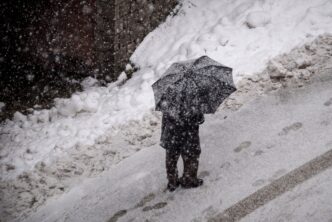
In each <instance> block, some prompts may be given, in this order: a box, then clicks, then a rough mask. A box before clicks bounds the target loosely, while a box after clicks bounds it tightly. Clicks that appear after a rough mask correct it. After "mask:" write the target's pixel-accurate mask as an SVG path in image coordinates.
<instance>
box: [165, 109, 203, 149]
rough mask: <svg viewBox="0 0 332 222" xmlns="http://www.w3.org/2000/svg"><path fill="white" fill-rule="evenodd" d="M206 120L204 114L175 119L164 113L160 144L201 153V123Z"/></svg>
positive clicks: (167, 147)
mask: <svg viewBox="0 0 332 222" xmlns="http://www.w3.org/2000/svg"><path fill="white" fill-rule="evenodd" d="M203 122H204V115H203V114H201V113H200V114H195V115H191V116H189V117H183V116H182V117H181V118H180V119H175V118H173V117H171V116H170V115H169V114H167V113H163V117H162V126H161V138H160V146H161V147H163V148H165V149H167V150H173V151H179V152H181V153H183V152H186V153H193V154H199V153H200V152H201V147H200V141H199V124H202V123H203Z"/></svg>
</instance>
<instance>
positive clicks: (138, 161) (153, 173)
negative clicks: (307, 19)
mask: <svg viewBox="0 0 332 222" xmlns="http://www.w3.org/2000/svg"><path fill="white" fill-rule="evenodd" d="M327 75H329V76H330V75H331V74H328V73H327ZM326 79H328V78H326ZM331 132H332V81H316V82H315V83H312V84H311V85H308V86H305V87H303V88H296V89H283V90H280V91H278V92H275V93H270V94H268V95H264V96H262V97H260V98H258V99H256V100H254V101H252V102H250V103H248V104H247V105H245V106H243V107H242V108H241V109H240V110H239V111H237V112H235V113H231V114H227V113H222V112H220V113H218V114H216V115H211V116H207V117H206V122H205V124H203V126H202V127H201V145H202V156H201V161H200V162H201V163H200V176H201V177H204V180H205V183H204V185H203V186H202V187H200V188H197V189H192V190H184V189H178V190H176V191H175V192H174V193H167V192H164V189H165V186H166V178H165V177H166V175H165V172H164V171H165V169H164V152H163V150H162V149H161V148H159V147H158V146H154V147H151V148H147V149H143V150H141V151H139V152H138V153H136V154H134V155H133V156H131V157H129V158H127V159H125V160H123V161H122V162H121V163H120V164H119V165H118V166H116V167H115V168H113V169H112V170H110V171H108V172H105V173H103V174H102V175H100V176H99V177H96V178H92V179H88V180H86V181H85V182H84V183H83V184H81V185H80V186H78V187H76V188H73V189H72V190H71V191H69V192H68V193H66V194H64V195H62V196H61V197H60V198H58V199H53V200H51V201H49V202H48V203H47V204H46V205H45V206H44V207H42V208H40V209H39V210H38V211H37V212H36V213H35V214H33V215H31V216H30V217H29V218H27V219H26V220H25V221H90V222H93V221H96V222H97V221H98V222H100V221H109V222H115V221H118V222H120V221H123V222H124V221H181V222H182V221H208V220H210V221H213V220H214V219H218V216H220V215H221V214H223V212H224V211H225V210H227V209H229V208H230V207H232V206H234V205H236V204H237V203H239V201H242V200H244V199H245V198H247V197H249V196H250V195H253V194H254V193H255V192H257V191H259V190H261V189H264V187H266V186H269V185H270V184H273V183H277V182H276V181H278V179H279V180H280V178H282V177H284V178H287V175H289V174H291V173H292V171H293V170H296V169H297V168H299V167H301V166H302V167H303V166H305V164H306V163H308V162H309V161H312V160H313V159H315V158H317V157H319V156H321V155H322V154H324V153H327V154H328V153H329V151H330V150H331V149H332V137H331ZM329 161H331V160H329ZM328 164H330V162H328ZM326 168H327V170H326V171H324V170H325V169H326ZM324 170H322V172H321V173H318V174H317V175H316V174H315V176H314V175H313V176H312V177H309V178H308V180H303V183H300V184H299V185H298V186H297V185H295V186H294V187H295V188H294V189H292V187H290V189H289V191H287V189H286V190H285V192H280V193H279V194H278V195H277V196H278V197H277V198H276V199H273V198H272V199H271V201H270V202H269V201H266V202H264V204H266V205H265V206H264V207H261V208H257V209H254V211H253V212H252V213H251V214H244V215H243V216H246V217H244V218H243V220H244V221H260V220H263V219H264V218H266V219H268V221H275V220H277V218H280V217H279V216H280V214H281V213H282V209H285V206H283V204H284V203H286V202H287V201H288V200H289V199H292V200H293V203H294V204H295V205H298V206H300V207H301V206H302V208H303V209H308V208H306V206H311V205H308V204H309V203H311V204H312V202H310V200H311V199H312V198H313V199H315V200H316V201H315V208H313V209H316V210H317V214H316V215H318V214H320V213H321V212H325V214H322V215H324V216H323V217H319V221H328V220H329V219H330V218H331V217H332V213H331V212H328V211H326V210H327V209H324V208H325V207H329V206H331V204H332V198H328V197H327V196H325V195H324V193H323V194H322V193H321V192H324V191H326V192H328V188H326V187H329V184H331V176H330V174H329V172H331V168H328V167H325V168H324ZM310 178H311V179H310ZM290 181H291V180H290ZM301 182H302V181H301ZM310 187H312V189H311V190H317V192H313V193H312V194H311V196H310V195H303V198H301V194H303V193H306V190H308V189H310ZM320 187H322V189H320ZM323 188H324V189H323ZM268 192H270V191H268ZM296 193H298V195H296ZM292 195H295V196H292ZM317 195H318V196H319V195H320V196H323V197H325V201H317V200H319V197H317ZM326 195H328V193H326ZM317 198H318V199H317ZM302 200H303V201H302ZM289 204H292V203H289ZM271 209H272V211H274V213H273V214H270V211H271ZM298 209H300V208H298ZM278 210H281V211H278ZM256 212H262V213H256ZM249 213H250V212H249ZM292 213H294V215H295V217H293V216H292ZM278 215H279V216H278ZM287 215H289V216H288V217H286V219H287V218H288V219H287V221H303V220H304V221H306V219H307V221H312V220H311V219H308V218H307V217H304V218H303V217H302V218H300V219H299V218H297V217H296V215H300V213H299V211H293V212H288V214H287ZM311 215H314V214H311ZM302 216H303V215H302ZM217 221H218V220H217Z"/></svg>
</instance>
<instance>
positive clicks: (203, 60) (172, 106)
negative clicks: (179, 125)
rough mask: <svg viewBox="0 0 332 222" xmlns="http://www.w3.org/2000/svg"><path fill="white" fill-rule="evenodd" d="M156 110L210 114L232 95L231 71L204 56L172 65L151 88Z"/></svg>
mask: <svg viewBox="0 0 332 222" xmlns="http://www.w3.org/2000/svg"><path fill="white" fill-rule="evenodd" d="M152 88H153V92H154V97H155V103H156V110H157V111H162V112H168V113H170V114H173V115H176V114H177V113H180V112H186V113H191V112H201V113H214V112H215V111H216V110H217V108H218V107H219V105H220V104H221V103H222V102H223V101H224V100H225V99H226V98H227V97H228V96H229V95H230V94H232V93H233V92H234V91H236V88H235V85H234V82H233V77H232V69H231V68H229V67H226V66H224V65H222V64H220V63H218V62H216V61H214V60H212V59H211V58H209V57H207V56H202V57H200V58H198V59H195V60H188V61H185V62H179V63H174V64H172V65H171V66H170V67H169V68H168V69H167V70H166V72H165V73H164V74H163V75H162V76H161V77H160V79H159V80H157V81H156V82H155V83H154V84H153V85H152Z"/></svg>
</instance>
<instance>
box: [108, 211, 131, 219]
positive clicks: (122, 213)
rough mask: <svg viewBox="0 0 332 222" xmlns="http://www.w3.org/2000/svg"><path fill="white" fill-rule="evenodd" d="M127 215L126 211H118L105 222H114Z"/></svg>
mask: <svg viewBox="0 0 332 222" xmlns="http://www.w3.org/2000/svg"><path fill="white" fill-rule="evenodd" d="M126 214H127V210H119V211H118V212H116V213H115V214H114V215H113V216H112V217H111V218H110V219H109V220H108V221H107V222H116V221H118V219H119V218H120V217H122V216H124V215H126Z"/></svg>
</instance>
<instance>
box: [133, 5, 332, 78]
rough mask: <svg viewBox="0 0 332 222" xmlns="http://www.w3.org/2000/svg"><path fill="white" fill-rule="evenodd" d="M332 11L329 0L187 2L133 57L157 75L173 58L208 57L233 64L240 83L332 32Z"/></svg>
mask: <svg viewBox="0 0 332 222" xmlns="http://www.w3.org/2000/svg"><path fill="white" fill-rule="evenodd" d="M331 12H332V2H331V1H326V0H318V1H309V0H304V1H302V0H294V1H288V0H280V1H273V0H263V1H262V0H252V1H248V0H235V1H231V2H230V1H226V0H224V1H220V0H209V1H199V0H196V1H184V6H183V8H182V10H180V12H179V15H178V16H176V17H174V18H169V19H168V20H167V21H166V23H164V24H162V25H161V26H159V28H158V29H156V30H155V31H154V32H152V33H150V34H149V35H148V36H147V37H146V38H145V40H144V41H143V43H142V44H141V45H140V46H139V47H138V49H137V50H136V51H135V53H134V54H133V56H132V60H133V61H134V62H135V63H136V64H138V65H139V66H140V67H151V68H152V69H153V70H154V72H155V73H156V75H157V76H158V75H160V73H162V72H163V71H164V70H165V69H166V68H167V67H168V66H169V65H170V64H171V63H173V62H176V61H179V60H187V59H192V58H195V57H199V56H202V55H208V56H210V57H211V58H213V59H214V60H216V61H219V62H220V63H222V64H225V65H226V66H229V67H232V68H233V71H234V80H235V82H238V81H239V80H240V79H241V78H242V77H243V76H248V75H251V74H253V73H255V72H259V71H262V70H263V69H264V68H265V66H266V63H267V61H268V60H269V59H271V58H273V57H275V56H277V55H279V54H280V53H283V52H287V51H288V50H290V49H291V48H294V47H296V46H299V45H302V44H303V43H304V42H307V41H311V40H313V39H314V38H315V37H316V36H317V35H319V34H323V33H325V32H331V31H332V26H331V25H330V24H331V22H332V17H331Z"/></svg>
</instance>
